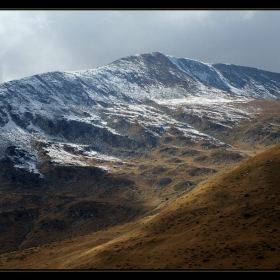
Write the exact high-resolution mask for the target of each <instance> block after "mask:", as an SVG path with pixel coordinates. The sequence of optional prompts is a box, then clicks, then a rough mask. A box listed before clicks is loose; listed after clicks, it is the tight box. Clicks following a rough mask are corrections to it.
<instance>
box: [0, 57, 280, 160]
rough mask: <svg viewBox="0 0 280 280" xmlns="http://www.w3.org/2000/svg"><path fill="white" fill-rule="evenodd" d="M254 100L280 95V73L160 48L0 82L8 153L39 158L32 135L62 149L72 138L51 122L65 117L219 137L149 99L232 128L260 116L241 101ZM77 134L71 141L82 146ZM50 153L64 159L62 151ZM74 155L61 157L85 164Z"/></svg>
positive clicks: (0, 117) (108, 126) (110, 126)
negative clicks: (20, 150)
mask: <svg viewBox="0 0 280 280" xmlns="http://www.w3.org/2000/svg"><path fill="white" fill-rule="evenodd" d="M254 98H263V99H265V98H267V99H277V98H280V74H278V73H271V72H267V71H262V70H258V69H254V68H249V67H243V66H236V65H226V64H209V63H203V62H200V61H196V60H191V59H187V58H180V59H178V58H175V57H173V56H170V55H165V54H163V53H160V52H154V53H147V54H138V55H134V56H128V57H125V58H121V59H119V60H116V61H114V62H112V63H110V64H108V65H106V66H103V67H99V68H97V69H89V70H83V71H66V72H58V71H57V72H49V73H44V74H40V75H34V76H31V77H27V78H24V79H21V80H15V81H11V82H8V83H3V84H1V85H0V141H1V144H2V145H1V148H2V154H3V151H4V150H5V147H6V146H9V145H16V146H18V147H21V148H23V149H25V150H26V151H28V152H30V153H33V155H34V156H35V157H37V155H36V151H34V150H32V145H31V142H32V139H40V140H41V141H54V142H57V143H58V144H57V145H58V146H57V147H59V149H60V148H61V147H60V144H59V143H69V140H68V141H67V139H65V136H62V135H60V133H57V134H52V135H51V134H50V133H49V132H48V131H49V129H48V126H56V125H58V124H59V123H61V122H62V120H64V121H65V122H66V123H73V122H74V121H75V122H76V123H80V124H87V125H88V127H95V128H100V129H104V130H106V131H108V132H110V133H111V134H112V135H118V136H121V135H122V133H123V132H121V129H118V128H117V127H115V126H114V124H115V123H114V121H115V120H117V118H122V119H124V120H126V122H127V123H130V124H134V123H136V122H138V124H139V125H140V126H141V127H143V128H144V131H145V132H146V133H150V135H153V137H154V138H155V139H160V137H161V136H162V135H163V134H164V133H165V132H166V131H167V130H168V128H169V127H170V126H172V125H173V126H175V127H177V128H178V129H179V130H180V131H182V132H183V134H184V135H185V136H188V137H191V138H192V139H193V141H199V140H200V139H208V141H216V142H219V140H218V139H214V138H213V137H210V136H209V135H206V134H204V133H201V132H200V131H198V130H196V129H194V128H193V127H192V126H191V125H189V124H187V123H182V122H179V121H176V120H175V119H174V117H172V114H171V113H166V112H165V111H164V110H161V109H155V106H153V105H150V104H149V103H147V100H153V101H154V102H155V104H154V105H156V104H158V105H161V106H164V107H166V108H169V110H170V112H172V111H174V110H176V108H178V107H181V108H182V110H184V112H187V113H189V114H193V115H195V116H198V117H201V118H202V117H205V116H207V117H208V118H209V119H210V120H212V121H213V122H216V123H222V124H223V125H227V126H230V124H232V125H233V124H236V123H238V122H239V121H240V120H241V119H244V118H249V117H252V116H253V115H254V114H255V112H253V111H250V112H249V111H246V112H245V111H244V110H242V109H240V108H238V107H236V104H237V103H238V102H247V101H249V100H251V99H254ZM226 123H227V124H226ZM58 131H59V130H58ZM125 136H128V135H125ZM78 139H79V137H77V138H76V140H71V141H74V142H73V143H70V144H73V145H81V144H82V143H79V142H78ZM89 141H91V139H89ZM101 143H102V141H101ZM56 150H57V149H56ZM49 153H50V154H51V155H52V156H53V157H54V158H58V153H54V152H52V151H51V150H50V151H49ZM96 156H97V154H96ZM105 156H106V155H103V157H105ZM107 156H110V155H107ZM68 157H69V155H67V156H66V155H65V154H64V156H63V157H61V156H59V158H60V159H61V158H64V161H65V163H69V162H70V161H73V162H75V164H78V162H79V164H84V163H81V162H82V161H80V159H77V158H74V157H71V159H69V160H68ZM60 159H59V161H61V160H60ZM111 160H114V159H113V158H112V159H111Z"/></svg>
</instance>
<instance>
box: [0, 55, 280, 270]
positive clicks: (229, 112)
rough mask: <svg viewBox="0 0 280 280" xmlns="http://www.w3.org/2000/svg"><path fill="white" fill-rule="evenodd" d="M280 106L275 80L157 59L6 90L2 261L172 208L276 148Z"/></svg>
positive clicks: (0, 151)
mask: <svg viewBox="0 0 280 280" xmlns="http://www.w3.org/2000/svg"><path fill="white" fill-rule="evenodd" d="M279 99H280V74H279V73H273V72H268V71H263V70H259V69H256V68H250V67H244V66H238V65H228V64H222V63H219V64H209V63H203V62H200V61H196V60H191V59H186V58H179V59H178V58H175V57H173V56H170V55H165V54H163V53H160V52H154V53H146V54H139V55H133V56H128V57H125V58H121V59H119V60H116V61H114V62H112V63H110V64H108V65H106V66H103V67H99V68H97V69H90V70H83V71H72V72H49V73H44V74H40V75H34V76H31V77H27V78H24V79H20V80H14V81H10V82H7V83H3V84H1V85H0V144H1V145H0V182H1V183H0V194H1V196H0V232H1V235H0V253H1V254H5V253H9V252H12V251H17V250H25V249H28V248H32V247H34V246H41V245H42V244H49V243H51V242H54V241H57V242H63V240H68V238H70V237H77V238H78V237H81V236H84V235H87V234H92V233H93V232H100V233H101V232H103V231H104V230H105V229H108V230H110V229H114V228H115V227H121V228H122V229H123V230H124V231H126V229H125V227H126V225H127V226H129V225H130V224H135V223H138V221H140V220H141V219H144V220H145V219H149V217H153V216H154V215H157V214H159V213H161V212H162V211H165V209H171V208H168V207H169V205H171V204H172V203H176V201H180V199H181V198H183V197H185V196H186V195H188V194H192V193H195V191H196V190H197V189H199V188H200V187H201V186H202V185H203V184H206V183H207V182H209V181H210V180H212V179H214V178H219V176H220V175H221V174H223V173H225V172H228V171H229V170H232V169H233V168H235V167H237V166H239V165H240V166H242V163H243V162H245V161H246V160H248V159H249V158H251V157H254V156H256V155H257V154H258V153H261V152H264V151H265V150H266V149H267V148H269V147H272V146H274V145H277V143H279V136H280V102H279ZM166 211H167V210H166ZM1 265H2V267H3V268H5V266H6V264H5V263H2V264H1Z"/></svg>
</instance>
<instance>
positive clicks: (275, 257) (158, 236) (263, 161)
mask: <svg viewBox="0 0 280 280" xmlns="http://www.w3.org/2000/svg"><path fill="white" fill-rule="evenodd" d="M279 169H280V145H276V146H274V147H272V148H270V149H268V150H266V151H264V152H262V153H260V154H258V155H256V156H254V157H252V158H251V159H248V160H246V161H244V162H243V163H242V164H241V165H240V166H238V167H236V168H234V169H233V170H231V171H229V172H226V173H224V174H222V175H218V176H216V177H215V178H213V179H212V180H210V181H206V182H205V183H202V184H200V185H198V186H197V187H196V188H195V189H194V190H192V191H191V192H189V193H187V194H186V195H184V196H182V197H179V198H178V199H177V200H176V201H175V202H174V203H172V204H170V205H169V206H168V207H167V208H165V209H164V210H163V211H162V212H160V213H158V214H155V215H153V216H148V217H145V218H143V219H141V220H136V221H133V222H131V223H127V224H124V225H120V226H118V227H114V228H108V229H105V230H103V231H99V232H94V233H91V234H88V235H85V236H81V237H75V238H70V239H67V240H65V241H62V242H56V243H55V242H54V243H51V244H46V245H41V246H38V247H34V248H29V249H26V250H22V251H17V252H11V253H7V254H2V255H0V264H1V267H2V268H4V269H36V268H39V269H86V270H88V269H106V270H110V269H149V270H151V269H187V270H188V269H199V270H203V269H207V270H209V269H237V270H239V269H250V270H251V269H253V270H255V269H277V268H278V269H279V268H280V244H279V226H280V189H279V186H280V175H279Z"/></svg>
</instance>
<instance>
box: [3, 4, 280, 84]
mask: <svg viewBox="0 0 280 280" xmlns="http://www.w3.org/2000/svg"><path fill="white" fill-rule="evenodd" d="M279 30H280V11H278V10H267V11H265V10H264V11H258V10H255V11H254V10H252V11H250V10H235V11H230V10H221V11H215V10H208V11H207V10H205V11H204V10H196V11H191V10H174V11H173V10H76V11H71V10H69V11H67V10H61V11H59V10H57V11H55V10H49V11H48V10H34V11H23V10H22V11H12V10H10V11H8V10H6V11H5V10H2V11H0V42H1V49H0V65H1V68H0V82H5V81H8V80H12V79H19V78H23V77H26V76H30V75H34V74H37V73H43V72H48V71H56V70H59V71H75V70H83V69H92V68H96V67H98V66H104V65H107V64H109V63H110V62H113V61H115V60H117V59H119V58H122V57H125V56H129V55H134V54H139V53H146V52H152V51H161V52H163V53H165V54H168V55H173V56H175V57H178V58H191V59H196V60H200V61H202V62H206V63H230V64H238V65H243V66H250V67H255V68H259V69H262V70H268V71H272V72H279V73H280V56H279V45H280V36H279Z"/></svg>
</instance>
